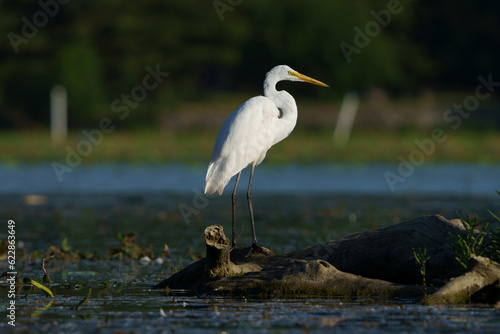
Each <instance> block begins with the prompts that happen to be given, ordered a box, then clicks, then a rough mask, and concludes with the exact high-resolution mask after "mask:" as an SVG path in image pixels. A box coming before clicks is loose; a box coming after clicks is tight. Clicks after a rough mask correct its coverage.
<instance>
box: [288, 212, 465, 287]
mask: <svg viewBox="0 0 500 334" xmlns="http://www.w3.org/2000/svg"><path fill="white" fill-rule="evenodd" d="M463 231H464V228H463V225H462V223H461V221H460V220H459V219H454V220H447V219H445V218H444V217H442V216H440V215H430V216H422V217H419V218H416V219H413V220H410V221H407V222H403V223H400V224H397V225H393V226H389V227H385V228H381V229H378V230H374V231H368V232H362V233H358V234H354V235H351V236H348V237H345V238H342V239H339V240H334V241H330V242H328V243H326V244H321V245H316V246H313V247H310V248H307V249H304V250H301V251H298V252H293V253H289V254H287V256H289V257H295V258H300V259H318V260H325V261H327V262H329V263H331V264H332V265H334V266H335V267H336V268H337V269H339V270H341V271H345V272H349V273H352V274H355V275H361V276H363V277H368V278H377V279H383V280H386V281H390V282H396V283H401V284H421V283H422V277H421V276H420V274H419V266H418V265H417V263H416V262H415V258H414V255H413V250H414V249H419V248H426V249H427V254H428V255H429V256H430V259H429V260H428V261H427V264H426V276H427V277H426V279H427V282H431V281H433V280H438V281H442V280H444V279H446V278H449V277H452V276H453V275H456V274H457V271H456V260H455V253H454V252H453V249H452V247H451V245H452V240H451V237H450V233H461V232H463Z"/></svg>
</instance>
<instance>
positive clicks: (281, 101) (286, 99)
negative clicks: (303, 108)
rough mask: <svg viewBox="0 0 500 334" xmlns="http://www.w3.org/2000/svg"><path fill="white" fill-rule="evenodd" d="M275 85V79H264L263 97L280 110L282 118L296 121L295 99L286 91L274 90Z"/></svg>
mask: <svg viewBox="0 0 500 334" xmlns="http://www.w3.org/2000/svg"><path fill="white" fill-rule="evenodd" d="M277 83H278V81H276V80H275V79H273V78H271V79H270V78H269V77H266V80H265V81H264V96H265V97H267V98H269V99H270V100H272V101H273V102H274V104H275V105H276V107H278V108H280V109H281V110H282V112H283V117H284V118H285V117H286V118H288V119H290V118H291V119H294V120H295V121H296V120H297V104H295V99H294V98H293V96H292V95H290V94H289V93H288V92H287V91H284V90H280V91H278V90H276V84H277ZM294 126H295V125H294Z"/></svg>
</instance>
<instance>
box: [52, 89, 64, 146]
mask: <svg viewBox="0 0 500 334" xmlns="http://www.w3.org/2000/svg"><path fill="white" fill-rule="evenodd" d="M67 136H68V100H67V94H66V88H64V86H62V85H55V86H54V87H52V89H51V90H50V138H51V139H52V145H54V146H59V145H62V144H64V143H65V142H66V138H67Z"/></svg>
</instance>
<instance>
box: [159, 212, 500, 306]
mask: <svg viewBox="0 0 500 334" xmlns="http://www.w3.org/2000/svg"><path fill="white" fill-rule="evenodd" d="M461 231H463V227H462V224H461V222H460V220H452V221H449V220H446V219H445V218H443V217H441V216H439V215H432V216H423V217H420V218H417V219H414V220H411V221H408V222H405V223H400V224H397V225H394V226H390V227H386V228H382V229H379V230H375V231H370V232H363V233H359V234H355V235H352V236H349V237H346V238H342V239H339V240H334V241H330V242H328V243H325V244H320V245H316V246H313V247H310V248H306V249H303V250H300V251H296V252H291V253H285V254H279V255H263V254H260V253H254V252H250V253H249V250H250V248H249V247H245V248H234V249H232V250H231V251H230V250H229V240H228V238H227V237H226V236H225V235H224V233H223V229H222V226H220V225H213V226H209V227H207V228H206V230H205V242H206V245H207V257H206V258H204V259H202V260H199V261H197V262H195V263H193V264H191V265H189V266H187V267H186V268H184V269H183V270H182V271H180V272H178V273H176V274H174V275H172V276H171V277H169V278H167V279H166V280H164V281H162V282H161V283H159V284H158V285H157V286H156V288H165V287H168V288H170V289H189V290H191V291H193V292H194V293H197V294H204V295H224V296H246V297H261V298H277V297H280V298H283V297H297V296H313V295H315V296H323V297H327V296H332V297H333V296H353V295H354V296H364V297H383V298H404V299H419V300H420V299H422V298H424V297H425V300H426V302H429V303H442V302H466V301H467V300H470V298H471V296H472V295H473V294H474V293H476V292H478V291H481V290H482V289H483V288H485V287H488V286H490V287H491V286H494V285H495V284H496V285H498V282H499V278H500V275H499V273H500V270H498V264H496V263H494V262H493V261H489V260H487V259H486V260H483V259H479V258H473V259H471V265H470V270H469V271H468V272H467V273H466V274H465V275H463V276H461V277H459V278H456V279H455V280H454V281H455V282H454V281H451V282H450V283H448V284H446V285H445V286H444V287H443V288H442V289H440V290H438V291H437V292H434V293H432V292H433V291H434V290H433V289H431V288H429V287H424V286H420V285H418V284H419V283H421V282H422V277H421V275H420V268H419V266H418V265H417V263H416V261H415V258H414V250H418V249H419V248H423V247H425V248H426V250H427V254H428V255H429V256H430V259H429V260H428V262H427V264H426V272H427V274H426V279H427V282H434V284H433V285H443V284H444V281H445V280H449V279H450V278H451V277H454V276H455V275H456V274H457V271H456V269H457V266H456V263H455V254H454V252H453V251H452V248H451V245H452V239H451V236H450V234H451V233H462V232H461ZM485 261H489V262H485ZM485 273H487V275H486V276H485V278H484V279H482V280H481V279H480V278H481V277H483V275H485ZM453 282H454V283H453ZM457 286H458V287H459V288H457ZM463 291H466V292H467V293H466V294H464V293H463ZM456 294H459V295H460V296H462V297H461V298H452V296H454V295H456ZM463 296H466V297H463ZM464 298H465V299H464Z"/></svg>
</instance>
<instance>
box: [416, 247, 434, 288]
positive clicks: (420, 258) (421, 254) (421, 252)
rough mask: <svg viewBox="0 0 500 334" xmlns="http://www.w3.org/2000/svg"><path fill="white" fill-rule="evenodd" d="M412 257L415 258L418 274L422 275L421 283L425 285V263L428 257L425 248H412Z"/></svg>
mask: <svg viewBox="0 0 500 334" xmlns="http://www.w3.org/2000/svg"><path fill="white" fill-rule="evenodd" d="M413 257H414V258H415V262H416V263H417V264H418V266H419V268H420V275H422V285H423V286H424V287H425V286H426V282H425V264H426V263H427V261H428V260H429V259H430V257H429V255H427V248H425V247H422V248H418V250H415V249H413Z"/></svg>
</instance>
